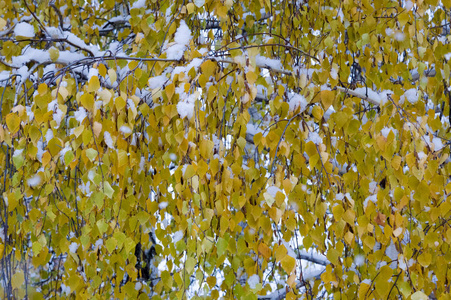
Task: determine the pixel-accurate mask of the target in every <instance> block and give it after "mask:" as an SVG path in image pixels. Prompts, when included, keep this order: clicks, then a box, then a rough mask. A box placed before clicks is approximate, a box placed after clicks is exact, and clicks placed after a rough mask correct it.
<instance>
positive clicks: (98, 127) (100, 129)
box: [92, 121, 102, 138]
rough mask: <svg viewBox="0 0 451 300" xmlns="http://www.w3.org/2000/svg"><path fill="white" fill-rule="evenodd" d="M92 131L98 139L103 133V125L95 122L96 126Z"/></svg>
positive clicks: (94, 125)
mask: <svg viewBox="0 0 451 300" xmlns="http://www.w3.org/2000/svg"><path fill="white" fill-rule="evenodd" d="M92 130H93V131H94V134H95V136H96V137H97V138H98V137H99V134H100V132H101V131H102V124H101V123H99V122H97V121H96V122H94V124H93V125H92Z"/></svg>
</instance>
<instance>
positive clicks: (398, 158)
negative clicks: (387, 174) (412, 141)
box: [391, 155, 401, 170]
mask: <svg viewBox="0 0 451 300" xmlns="http://www.w3.org/2000/svg"><path fill="white" fill-rule="evenodd" d="M400 165H401V156H398V155H395V156H394V157H393V159H392V161H391V166H392V167H393V169H395V170H398V169H399V167H400Z"/></svg>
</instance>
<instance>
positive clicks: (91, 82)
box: [88, 76, 100, 93]
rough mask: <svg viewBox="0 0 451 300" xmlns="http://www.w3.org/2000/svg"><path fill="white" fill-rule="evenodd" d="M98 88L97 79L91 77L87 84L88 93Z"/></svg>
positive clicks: (98, 82)
mask: <svg viewBox="0 0 451 300" xmlns="http://www.w3.org/2000/svg"><path fill="white" fill-rule="evenodd" d="M99 88H100V81H99V77H97V76H92V77H91V79H90V80H89V83H88V92H89V93H91V92H95V91H97V90H98V89H99Z"/></svg>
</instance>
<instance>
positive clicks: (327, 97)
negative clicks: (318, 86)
mask: <svg viewBox="0 0 451 300" xmlns="http://www.w3.org/2000/svg"><path fill="white" fill-rule="evenodd" d="M320 97H321V103H322V104H323V106H324V110H327V109H328V108H329V107H330V106H331V105H332V104H333V103H334V100H335V93H334V92H332V91H328V90H325V91H321V94H320Z"/></svg>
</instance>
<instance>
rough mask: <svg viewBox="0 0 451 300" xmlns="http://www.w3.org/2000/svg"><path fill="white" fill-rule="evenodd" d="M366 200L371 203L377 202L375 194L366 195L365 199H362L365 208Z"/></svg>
mask: <svg viewBox="0 0 451 300" xmlns="http://www.w3.org/2000/svg"><path fill="white" fill-rule="evenodd" d="M368 201H372V202H373V203H376V202H377V195H371V196H368V197H366V199H365V201H363V208H364V209H366V207H367V206H368Z"/></svg>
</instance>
